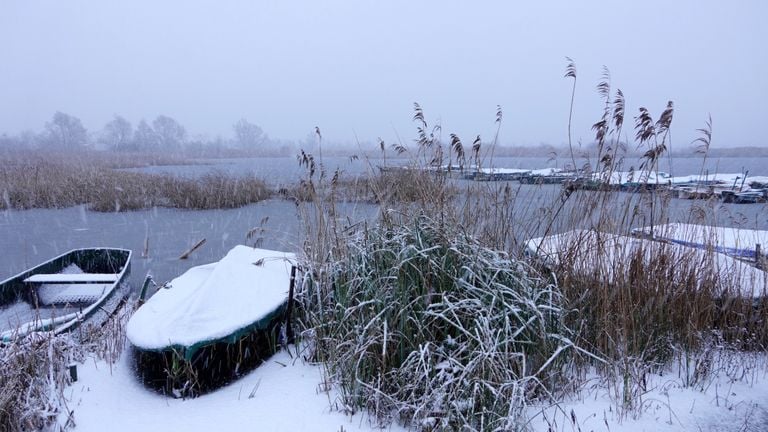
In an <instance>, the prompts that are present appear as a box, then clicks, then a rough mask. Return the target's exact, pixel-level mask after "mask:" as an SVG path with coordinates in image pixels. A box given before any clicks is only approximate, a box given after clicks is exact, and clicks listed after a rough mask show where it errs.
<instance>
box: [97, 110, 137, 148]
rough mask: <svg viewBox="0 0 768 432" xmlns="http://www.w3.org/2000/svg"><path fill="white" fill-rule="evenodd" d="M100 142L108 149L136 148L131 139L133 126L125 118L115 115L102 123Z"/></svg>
mask: <svg viewBox="0 0 768 432" xmlns="http://www.w3.org/2000/svg"><path fill="white" fill-rule="evenodd" d="M101 142H102V143H103V144H104V145H105V146H106V147H107V148H108V149H110V150H114V151H130V150H136V146H135V142H134V141H133V126H131V123H130V122H129V121H128V120H126V119H125V118H123V117H121V116H119V115H115V118H114V119H112V120H111V121H109V122H108V123H107V124H106V125H104V131H103V132H102V136H101Z"/></svg>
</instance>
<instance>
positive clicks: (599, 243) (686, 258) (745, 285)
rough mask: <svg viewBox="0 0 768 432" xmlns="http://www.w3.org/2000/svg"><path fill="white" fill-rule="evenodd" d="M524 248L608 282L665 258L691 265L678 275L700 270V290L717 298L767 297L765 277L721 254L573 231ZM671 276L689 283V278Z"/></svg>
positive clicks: (610, 235)
mask: <svg viewBox="0 0 768 432" xmlns="http://www.w3.org/2000/svg"><path fill="white" fill-rule="evenodd" d="M525 247H526V252H527V253H528V254H530V255H535V256H538V257H540V258H541V259H542V260H544V262H546V263H548V264H551V265H554V264H557V263H564V262H567V263H573V266H574V271H575V272H576V273H580V274H585V275H594V274H596V273H597V274H602V275H604V276H606V278H607V280H614V279H616V278H617V277H618V276H619V275H618V273H617V272H622V271H624V270H627V269H628V268H629V265H630V264H629V263H630V262H631V261H632V260H633V259H637V258H640V259H642V261H643V263H644V264H645V265H646V266H652V263H653V261H654V260H655V259H662V260H664V261H666V262H667V263H686V264H687V266H682V265H681V266H680V267H679V268H677V267H676V265H673V266H670V268H671V269H674V271H675V272H677V271H678V270H680V272H683V271H691V270H696V271H695V273H696V275H695V276H696V277H697V278H698V280H697V281H696V286H697V287H702V286H705V285H707V286H710V285H711V284H712V283H714V287H713V293H714V294H715V295H723V294H729V295H730V294H735V295H738V296H740V297H745V298H758V297H764V296H765V295H766V293H768V274H766V272H764V271H762V270H759V269H757V268H755V267H753V266H751V265H749V264H747V263H745V262H743V261H740V260H737V259H734V258H732V257H730V256H727V255H725V254H722V253H718V252H714V251H709V250H705V249H699V248H691V247H687V246H684V245H681V244H675V243H665V242H658V241H653V240H649V239H644V238H637V237H628V236H622V235H616V234H609V233H602V232H598V231H594V230H574V231H568V232H565V233H562V234H557V235H552V236H548V237H539V238H535V239H531V240H528V241H527V242H526V243H525ZM683 267H685V268H684V269H683ZM665 270H669V269H666V268H665ZM668 276H669V277H673V278H685V277H687V276H689V275H686V274H675V275H668Z"/></svg>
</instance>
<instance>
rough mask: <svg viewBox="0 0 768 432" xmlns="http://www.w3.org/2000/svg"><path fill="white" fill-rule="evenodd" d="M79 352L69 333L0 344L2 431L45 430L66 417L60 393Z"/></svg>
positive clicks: (31, 336)
mask: <svg viewBox="0 0 768 432" xmlns="http://www.w3.org/2000/svg"><path fill="white" fill-rule="evenodd" d="M77 355H78V354H77V346H76V344H75V343H74V342H73V340H72V339H71V338H70V337H69V336H66V335H65V336H52V335H50V334H47V333H33V334H31V335H29V336H27V337H26V338H24V339H23V340H20V341H17V342H13V343H10V344H7V345H5V346H2V347H0V430H3V431H8V432H16V431H19V432H21V431H36V430H42V429H44V428H47V427H50V426H52V425H53V424H54V423H55V422H57V420H58V418H59V416H60V415H62V414H64V415H65V416H66V406H65V403H64V397H63V395H62V393H61V392H62V390H63V389H64V387H65V385H67V384H68V383H69V379H70V376H69V369H68V365H69V363H70V362H71V361H72V360H73V359H74V358H75V357H76V356H77Z"/></svg>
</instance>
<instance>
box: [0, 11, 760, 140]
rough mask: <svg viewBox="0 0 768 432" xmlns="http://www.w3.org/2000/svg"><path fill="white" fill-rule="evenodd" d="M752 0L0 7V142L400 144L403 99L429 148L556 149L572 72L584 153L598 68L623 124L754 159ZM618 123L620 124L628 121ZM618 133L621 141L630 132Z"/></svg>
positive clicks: (409, 129) (756, 71)
mask: <svg viewBox="0 0 768 432" xmlns="http://www.w3.org/2000/svg"><path fill="white" fill-rule="evenodd" d="M767 20H768V2H766V1H764V0H753V1H733V2H726V1H693V0H692V1H669V0H648V1H643V2H634V1H632V2H626V1H621V2H619V1H601V2H598V1H542V2H522V1H521V2H517V1H515V2H513V1H504V2H502V1H498V2H490V1H489V2H465V1H439V2H438V1H433V2H414V1H362V0H358V1H314V0H302V1H285V0H283V1H207V2H203V1H154V0H152V1H150V0H132V1H123V2H121V3H120V4H117V2H112V1H103V0H102V1H96V0H94V1H73V0H68V1H24V0H17V1H12V0H4V1H3V3H2V5H0V62H1V63H0V131H5V132H10V133H17V132H19V131H21V130H23V129H41V128H42V125H43V124H44V122H45V121H47V120H48V119H50V117H51V115H52V114H53V112H55V111H57V110H60V111H64V112H67V113H70V114H73V115H76V116H78V117H80V118H81V119H82V120H83V123H84V124H85V126H86V127H88V128H89V129H91V130H96V129H100V128H101V127H102V126H103V124H104V123H105V122H106V121H108V120H109V119H110V118H111V117H112V115H113V114H121V115H123V116H125V117H126V118H127V119H129V120H130V121H131V122H133V123H134V125H135V124H136V123H137V122H138V120H139V119H140V118H142V117H146V118H147V119H148V120H149V119H151V118H153V117H154V116H156V115H158V114H166V115H169V116H172V117H174V118H176V119H177V120H179V121H180V122H181V123H182V124H184V125H185V126H186V127H187V129H188V130H189V132H190V133H191V134H193V135H194V134H202V133H205V134H208V135H209V136H213V135H216V134H222V135H224V136H229V135H231V126H232V124H233V123H235V121H237V120H238V119H239V118H241V117H246V118H248V119H249V120H250V121H252V122H254V123H257V124H259V125H260V126H261V127H262V128H263V129H264V130H265V131H266V132H267V133H269V134H270V136H272V137H276V138H284V139H303V138H304V137H305V136H306V135H307V134H308V133H310V132H311V131H312V130H313V129H314V126H316V125H317V126H320V128H321V130H322V131H323V134H324V136H325V137H326V139H328V140H332V141H342V142H353V141H354V140H355V136H356V135H357V136H358V137H359V138H360V139H361V140H369V141H373V140H375V139H376V137H382V138H383V139H384V140H385V141H387V142H392V141H394V140H395V139H396V134H395V130H396V131H397V132H398V133H399V134H400V136H401V137H403V139H410V138H412V137H413V136H414V128H413V124H412V122H411V120H410V119H411V116H412V103H413V102H415V101H418V102H420V103H421V105H422V106H423V108H424V110H425V113H426V115H427V117H428V119H430V120H433V121H434V120H437V119H440V121H441V123H442V126H443V131H444V134H445V136H447V134H448V133H451V132H455V133H457V134H459V136H460V137H461V138H462V139H463V140H464V141H465V143H466V144H468V143H471V141H472V139H473V138H474V136H475V135H476V134H481V135H482V136H483V138H491V137H492V135H493V133H494V124H493V121H494V116H495V112H496V105H497V104H498V105H501V106H502V108H503V110H504V123H503V125H502V136H501V137H502V142H504V143H505V144H510V145H515V144H517V145H523V144H524V145H530V144H538V143H540V142H547V143H551V144H556V145H559V144H562V143H564V142H566V141H567V135H566V127H567V120H568V103H569V97H570V82H569V81H568V80H566V79H565V78H563V73H564V68H565V60H564V57H565V56H570V57H572V58H573V59H574V60H575V61H576V64H577V67H578V73H579V76H578V79H579V81H578V87H577V92H576V98H577V101H576V107H575V127H574V136H575V138H576V139H578V138H581V139H582V140H583V141H584V142H585V143H586V142H589V141H591V139H592V133H591V131H590V130H589V127H590V125H591V124H592V123H594V122H595V121H596V120H598V118H599V116H600V109H601V104H600V101H599V98H598V96H597V94H596V92H595V91H594V87H595V85H596V84H597V81H598V80H599V78H600V75H601V68H602V65H606V66H608V67H609V69H610V71H611V74H612V78H613V86H614V88H621V89H622V90H623V91H624V93H625V95H626V97H627V101H628V114H629V115H631V116H634V115H635V114H636V112H637V108H638V107H639V106H641V105H644V106H646V107H648V108H649V110H650V111H651V113H652V114H653V115H654V118H655V117H657V116H658V115H659V114H660V113H661V111H662V110H663V108H664V106H665V105H666V102H667V100H670V99H671V100H673V101H674V102H675V108H676V113H675V120H674V123H673V134H674V141H673V144H674V145H676V146H679V147H682V146H687V145H688V143H689V142H690V141H691V140H692V139H694V138H695V137H696V132H695V129H696V128H699V127H702V126H703V125H704V122H705V121H706V118H707V114H708V113H712V117H713V122H714V144H713V145H716V146H732V145H767V144H768V143H767V142H766V140H765V139H764V132H763V130H762V126H763V125H764V123H765V122H766V119H768V108H767V107H768V104H766V97H767V96H768V72H766V71H768V48H766V47H765V44H766V42H767V41H768V31H767V30H766V21H767ZM628 120H631V119H628ZM630 132H631V131H630Z"/></svg>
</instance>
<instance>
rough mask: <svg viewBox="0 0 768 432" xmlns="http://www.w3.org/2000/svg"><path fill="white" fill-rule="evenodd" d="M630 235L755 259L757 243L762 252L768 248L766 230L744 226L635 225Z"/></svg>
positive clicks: (767, 232)
mask: <svg viewBox="0 0 768 432" xmlns="http://www.w3.org/2000/svg"><path fill="white" fill-rule="evenodd" d="M632 234H633V235H635V236H639V237H646V238H651V239H655V240H664V241H668V242H672V243H677V244H680V245H683V246H689V247H694V248H699V249H712V250H714V251H716V252H720V253H723V254H726V255H729V256H732V257H737V258H745V259H752V260H754V259H755V258H756V255H757V252H758V245H760V246H759V248H760V249H761V253H762V254H765V248H766V247H768V231H766V230H754V229H747V228H729V227H717V226H709V225H697V224H685V223H671V224H664V225H655V226H653V227H651V226H646V227H642V228H635V229H633V230H632Z"/></svg>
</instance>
